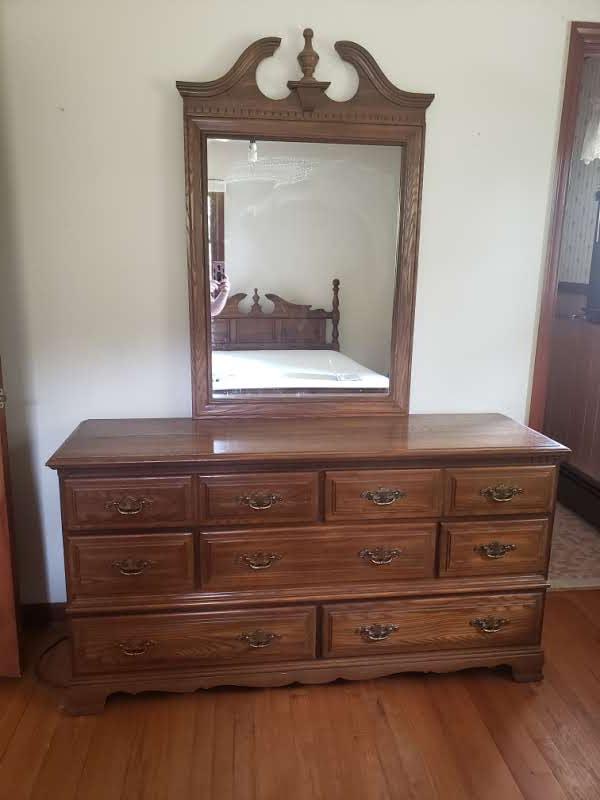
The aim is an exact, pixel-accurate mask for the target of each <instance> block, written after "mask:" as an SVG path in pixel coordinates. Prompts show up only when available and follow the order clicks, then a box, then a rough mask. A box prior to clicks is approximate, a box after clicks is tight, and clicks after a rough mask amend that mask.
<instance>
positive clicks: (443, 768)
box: [386, 675, 473, 800]
mask: <svg viewBox="0 0 600 800" xmlns="http://www.w3.org/2000/svg"><path fill="white" fill-rule="evenodd" d="M386 683H387V692H386V702H387V703H389V704H390V705H392V706H393V707H394V708H395V709H396V713H397V714H398V715H400V716H401V717H402V718H403V719H405V720H406V725H407V728H408V730H409V731H410V736H411V738H412V740H413V741H414V743H415V745H416V747H417V748H418V749H419V752H420V753H421V756H422V758H423V760H424V762H425V764H426V767H427V770H428V772H429V775H430V777H431V782H432V784H433V786H434V788H435V791H436V796H437V797H439V798H440V800H469V799H470V798H472V797H473V794H472V792H471V789H470V787H469V785H468V784H467V782H466V781H465V779H464V778H463V775H462V771H461V769H460V765H459V762H458V760H457V758H456V756H455V754H454V752H453V751H452V750H451V749H450V748H449V747H448V740H447V734H446V731H445V729H444V723H443V720H442V718H441V716H440V714H439V712H438V710H437V708H436V706H435V705H434V703H433V702H432V698H431V694H430V692H429V691H428V689H427V679H426V678H424V677H423V676H410V678H409V677H408V676H404V675H402V676H399V677H398V678H393V679H391V680H388V681H387V682H386Z"/></svg>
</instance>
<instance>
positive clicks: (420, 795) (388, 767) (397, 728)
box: [360, 681, 434, 800]
mask: <svg viewBox="0 0 600 800" xmlns="http://www.w3.org/2000/svg"><path fill="white" fill-rule="evenodd" d="M387 683H388V682H387V681H375V682H373V681H369V682H367V683H363V684H361V685H360V686H361V693H362V694H363V696H364V698H365V701H364V704H363V705H364V707H365V709H366V710H367V711H368V713H369V714H370V717H371V723H372V726H371V736H372V737H373V739H374V741H375V742H376V743H377V750H378V753H379V762H380V765H381V770H382V771H383V774H384V775H385V778H386V782H387V785H388V787H389V794H390V796H391V797H394V796H395V795H396V793H401V794H402V796H403V797H406V798H411V799H412V798H414V800H431V798H432V797H434V795H433V794H432V792H433V791H434V790H433V787H432V785H431V782H430V781H429V777H428V775H427V772H426V770H424V765H423V760H422V758H421V756H420V754H419V753H418V751H417V750H416V748H415V746H414V743H413V742H412V741H411V740H409V739H407V738H406V736H405V729H404V724H403V722H402V720H400V719H399V718H398V717H397V716H396V715H395V714H394V713H393V710H392V708H391V707H390V705H389V704H386V703H385V702H384V701H383V695H384V694H385V692H386V691H387Z"/></svg>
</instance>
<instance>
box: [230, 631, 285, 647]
mask: <svg viewBox="0 0 600 800" xmlns="http://www.w3.org/2000/svg"><path fill="white" fill-rule="evenodd" d="M239 639H240V640H241V641H242V642H247V644H248V645H249V646H250V647H268V646H269V645H270V644H273V642H274V641H275V639H281V636H280V635H279V634H278V633H271V632H270V631H263V630H261V629H260V628H258V629H257V630H255V631H252V632H251V633H242V634H240V636H239Z"/></svg>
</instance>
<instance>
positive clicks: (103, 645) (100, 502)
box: [48, 414, 568, 713]
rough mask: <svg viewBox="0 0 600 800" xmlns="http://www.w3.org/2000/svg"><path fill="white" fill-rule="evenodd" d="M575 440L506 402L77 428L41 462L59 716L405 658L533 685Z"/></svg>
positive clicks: (382, 671)
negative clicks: (563, 478)
mask: <svg viewBox="0 0 600 800" xmlns="http://www.w3.org/2000/svg"><path fill="white" fill-rule="evenodd" d="M567 453H568V450H567V449H566V448H565V447H563V446H561V445H559V444H557V443H556V442H554V441H552V440H550V439H548V438H546V437H544V436H542V435H540V434H538V433H535V432H534V431H532V430H530V429H528V428H526V427H523V426H522V425H519V424H517V423H516V422H514V421H512V420H510V419H508V418H507V417H504V416H501V415H496V414H478V415H409V416H404V417H402V416H393V417H392V416H388V417H385V416H382V417H361V418H358V417H356V418H338V419H335V418H334V419H327V420H324V419H323V420H318V419H308V418H306V419H296V420H285V419H279V420H278V419H271V420H268V419H264V418H263V419H248V420H244V419H228V420H218V419H206V420H199V419H195V420H194V419H161V420H158V419H157V420H141V419H139V420H89V421H87V422H84V423H82V424H81V425H80V426H79V427H78V428H77V430H76V431H75V432H74V433H73V435H72V436H71V437H70V438H69V439H68V440H67V441H66V442H65V443H64V444H63V445H62V446H61V447H60V448H59V450H58V451H57V452H56V453H55V454H54V455H53V456H52V458H51V459H50V460H49V462H48V464H49V466H50V467H53V468H54V469H57V470H58V473H59V479H60V492H61V503H62V517H63V534H64V548H65V561H66V573H67V586H68V619H69V628H70V643H69V646H70V672H71V674H70V676H69V679H68V688H67V690H66V702H65V705H66V708H67V709H68V710H69V711H71V712H73V713H93V712H97V711H100V710H101V709H102V707H103V705H104V702H105V699H106V697H107V695H108V694H110V693H112V692H121V691H122V692H134V693H135V692H140V691H145V690H170V691H178V692H181V691H192V690H195V689H198V688H209V687H212V686H216V685H219V684H223V685H243V686H279V685H283V684H289V683H292V682H295V681H300V682H302V683H319V682H326V681H332V680H334V679H336V678H340V677H341V678H348V679H360V678H368V677H374V676H381V675H388V674H392V673H397V672H402V671H406V670H423V671H448V670H455V669H462V668H465V667H473V666H496V665H508V666H509V667H511V668H512V674H513V677H514V678H515V679H516V680H536V679H539V678H540V677H541V675H542V662H543V653H542V647H541V632H542V619H543V612H544V594H545V591H546V588H547V582H546V577H547V565H548V557H549V551H550V537H551V530H552V520H553V512H554V502H555V491H556V473H557V466H556V465H557V464H558V463H559V462H560V461H561V460H562V459H564V458H565V456H566V454H567Z"/></svg>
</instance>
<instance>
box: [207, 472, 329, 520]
mask: <svg viewBox="0 0 600 800" xmlns="http://www.w3.org/2000/svg"><path fill="white" fill-rule="evenodd" d="M318 478H319V476H318V474H317V473H316V472H314V473H312V472H295V473H294V472H290V473H282V472H279V473H269V472H266V473H261V474H257V475H243V476H239V475H215V476H213V477H204V478H201V479H200V482H201V487H202V490H203V494H204V498H205V501H204V503H203V506H204V514H203V517H202V522H203V523H206V524H209V525H270V524H278V523H279V524H281V523H285V522H313V521H315V520H316V519H317V518H318V515H319V480H318ZM263 506H264V507H263Z"/></svg>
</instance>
